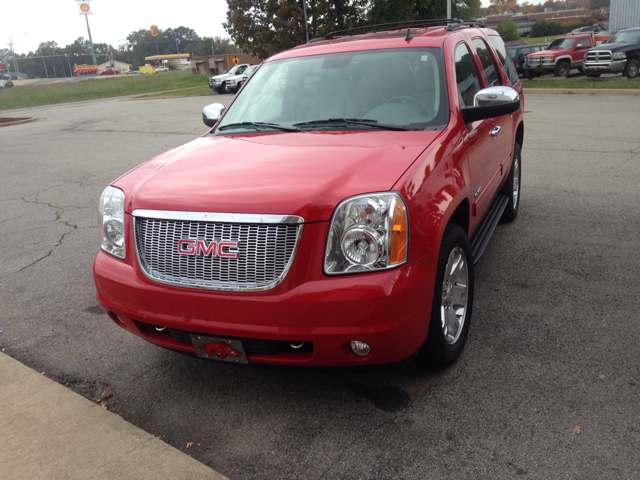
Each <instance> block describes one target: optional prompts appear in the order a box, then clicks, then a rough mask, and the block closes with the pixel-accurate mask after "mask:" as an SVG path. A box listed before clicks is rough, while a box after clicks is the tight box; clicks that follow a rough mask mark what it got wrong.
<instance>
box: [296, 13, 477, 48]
mask: <svg viewBox="0 0 640 480" xmlns="http://www.w3.org/2000/svg"><path fill="white" fill-rule="evenodd" d="M466 23H468V22H464V21H463V20H460V19H458V18H439V19H431V20H407V21H406V22H393V23H381V24H378V25H365V26H362V27H355V28H347V29H346V30H336V31H335V32H330V33H327V34H326V35H325V36H324V37H320V38H314V39H312V40H309V43H313V42H319V41H322V40H331V39H333V38H335V37H337V36H342V35H344V34H345V33H353V32H358V31H361V30H375V31H378V32H384V31H388V30H399V29H404V28H411V27H436V26H444V25H448V26H450V24H466ZM478 23H482V22H478ZM482 26H484V24H482ZM447 28H448V27H447Z"/></svg>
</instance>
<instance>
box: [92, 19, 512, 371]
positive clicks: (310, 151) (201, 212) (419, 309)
mask: <svg viewBox="0 0 640 480" xmlns="http://www.w3.org/2000/svg"><path fill="white" fill-rule="evenodd" d="M523 108H524V102H523V99H522V88H521V85H520V83H519V80H518V76H517V74H516V72H515V69H514V66H513V64H512V62H511V60H510V59H509V57H508V55H507V52H506V49H505V46H504V43H503V41H502V40H501V38H500V36H499V35H498V33H497V32H496V31H494V30H491V29H487V28H484V26H483V25H482V24H481V23H479V22H461V21H457V20H449V21H442V20H441V21H416V22H409V23H406V22H405V23H401V24H394V25H384V26H379V27H367V28H364V29H359V30H349V31H341V32H334V33H331V34H328V35H326V36H325V37H323V38H320V39H315V40H312V41H311V42H310V43H308V44H306V45H303V46H300V47H297V48H294V49H292V50H289V51H285V52H282V53H279V54H277V55H274V56H273V57H271V58H269V59H268V60H266V61H265V62H264V63H262V64H261V65H260V66H259V67H258V68H257V69H256V71H255V72H254V73H253V75H252V76H251V77H250V78H249V80H248V81H247V82H246V83H245V84H244V85H243V86H242V88H241V89H240V91H239V93H238V94H237V95H236V97H235V98H234V100H233V102H232V103H231V104H230V106H229V107H228V108H226V109H225V108H224V107H223V106H222V105H220V104H213V105H210V106H208V107H205V109H204V111H203V117H204V121H205V123H206V124H207V125H209V126H212V127H213V128H212V129H211V130H210V131H209V132H208V133H206V134H205V135H203V136H202V137H199V138H197V139H195V140H193V141H191V142H189V143H187V144H185V145H182V146H180V147H178V148H176V149H174V150H172V151H169V152H167V153H164V154H162V155H160V156H158V157H156V158H154V159H152V160H150V161H148V162H147V163H144V164H142V165H140V166H139V167H137V168H135V169H133V170H132V171H130V172H129V173H127V174H125V175H123V176H122V177H120V178H118V179H117V180H115V181H114V182H113V183H112V184H111V186H109V187H107V188H106V189H105V190H104V192H103V194H102V196H101V198H100V204H99V212H100V217H99V218H100V220H99V221H100V231H101V237H102V245H101V251H100V252H99V253H98V256H97V258H96V260H95V263H94V267H93V272H94V277H95V283H96V287H97V298H98V300H99V301H100V303H101V304H102V306H103V308H104V309H105V311H106V312H107V313H108V315H109V316H110V317H111V319H113V321H114V322H115V323H117V324H118V325H119V326H121V327H122V328H124V329H126V330H128V331H130V332H131V333H134V334H136V335H139V336H141V337H142V338H144V339H146V340H148V341H151V342H153V343H156V344H158V345H161V346H163V347H168V348H172V349H175V350H180V351H183V352H189V353H195V354H197V355H198V356H200V357H203V358H209V359H215V360H222V361H230V362H236V363H263V364H278V365H289V366H356V365H375V364H393V363H400V362H402V363H405V361H411V360H412V359H414V358H416V357H420V358H421V359H425V360H428V361H431V362H432V363H433V364H435V365H439V366H444V365H448V364H450V363H452V362H454V361H455V360H456V359H457V358H458V356H459V355H460V353H461V352H462V349H463V347H464V344H465V341H466V338H467V332H468V329H469V323H470V320H471V312H472V308H473V292H474V263H475V262H477V260H478V258H479V257H480V255H481V254H482V252H483V251H484V248H485V247H486V245H487V242H488V241H489V238H490V236H491V234H492V233H493V231H494V228H495V227H496V224H497V223H498V222H499V221H500V220H502V221H507V222H508V221H511V220H514V219H515V218H516V216H517V214H518V207H519V200H520V172H521V158H520V147H521V145H522V141H523V137H524V123H523ZM238 152H242V153H241V154H240V155H239V154H238Z"/></svg>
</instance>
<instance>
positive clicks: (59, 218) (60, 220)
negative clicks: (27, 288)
mask: <svg viewBox="0 0 640 480" xmlns="http://www.w3.org/2000/svg"><path fill="white" fill-rule="evenodd" d="M50 188H53V187H50ZM50 188H48V189H46V190H49V189H50ZM46 190H43V191H42V192H38V193H36V194H35V199H33V200H28V199H27V197H31V196H33V195H34V194H31V195H27V196H25V197H21V198H20V199H21V200H22V201H23V202H25V203H34V204H36V205H44V206H47V207H49V208H53V209H55V218H54V222H55V223H61V224H64V225H65V226H67V227H70V229H69V230H67V231H66V232H63V233H62V235H60V237H58V239H57V240H56V241H54V242H53V243H52V244H51V248H50V249H49V252H48V253H46V254H45V255H43V256H41V257H39V258H38V259H36V260H34V261H33V262H31V263H29V264H28V265H25V266H24V267H22V268H20V269H19V270H16V271H14V272H11V273H7V274H6V275H3V276H2V277H0V280H2V279H4V278H7V277H9V276H11V275H15V274H16V273H20V272H23V271H24V270H26V269H28V268H31V267H33V266H34V265H36V264H37V263H39V262H41V261H42V260H44V259H45V258H47V257H50V256H51V255H52V254H53V252H55V250H56V248H58V247H59V246H60V245H62V242H63V241H64V239H65V238H66V236H67V235H69V234H70V233H71V232H73V231H74V230H77V229H78V225H75V224H73V223H69V222H68V221H67V220H64V219H63V218H62V215H63V214H64V213H65V207H61V206H58V205H52V204H50V203H45V202H40V201H39V200H38V196H39V195H40V193H43V192H45V191H46Z"/></svg>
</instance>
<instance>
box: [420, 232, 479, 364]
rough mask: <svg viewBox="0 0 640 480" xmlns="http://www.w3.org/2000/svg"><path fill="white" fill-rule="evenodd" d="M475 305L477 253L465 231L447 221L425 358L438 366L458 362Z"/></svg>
mask: <svg viewBox="0 0 640 480" xmlns="http://www.w3.org/2000/svg"><path fill="white" fill-rule="evenodd" d="M472 309H473V257H472V254H471V245H470V244H469V239H468V238H467V234H466V233H465V231H464V230H463V229H462V228H461V227H459V226H458V225H454V224H449V225H447V227H446V229H445V231H444V235H443V237H442V244H441V245H440V254H439V256H438V270H437V271H436V284H435V289H434V294H433V302H432V305H431V319H430V322H429V333H428V335H427V340H426V342H425V343H424V345H423V346H422V348H421V349H420V352H419V355H420V358H421V359H422V360H423V361H428V362H429V363H431V364H432V365H434V366H436V367H446V366H448V365H451V364H452V363H454V362H455V361H456V360H457V359H458V357H460V354H461V353H462V350H463V349H464V345H465V343H466V341H467V335H468V332H469V322H470V321H471V312H472Z"/></svg>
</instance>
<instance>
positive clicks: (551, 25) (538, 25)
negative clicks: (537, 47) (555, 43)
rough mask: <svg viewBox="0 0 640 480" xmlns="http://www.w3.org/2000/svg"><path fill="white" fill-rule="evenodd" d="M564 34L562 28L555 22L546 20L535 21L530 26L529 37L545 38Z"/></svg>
mask: <svg viewBox="0 0 640 480" xmlns="http://www.w3.org/2000/svg"><path fill="white" fill-rule="evenodd" d="M563 33H565V31H564V29H563V28H562V26H561V25H560V24H558V23H555V22H547V21H546V20H542V19H540V20H536V21H535V23H534V24H533V25H532V26H531V37H532V38H534V37H546V36H551V35H561V34H563Z"/></svg>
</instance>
